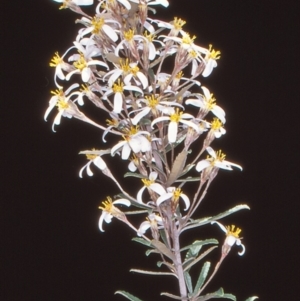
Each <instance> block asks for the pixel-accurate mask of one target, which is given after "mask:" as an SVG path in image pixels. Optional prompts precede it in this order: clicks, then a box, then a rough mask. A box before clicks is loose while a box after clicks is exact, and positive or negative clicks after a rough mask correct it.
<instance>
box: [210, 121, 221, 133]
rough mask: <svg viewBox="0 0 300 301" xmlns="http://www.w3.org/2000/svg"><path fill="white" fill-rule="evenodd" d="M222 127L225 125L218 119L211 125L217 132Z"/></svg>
mask: <svg viewBox="0 0 300 301" xmlns="http://www.w3.org/2000/svg"><path fill="white" fill-rule="evenodd" d="M222 125H223V123H222V122H221V121H220V120H219V119H218V118H214V119H213V122H212V123H211V129H212V130H214V131H217V130H219V129H220V128H221V127H222Z"/></svg>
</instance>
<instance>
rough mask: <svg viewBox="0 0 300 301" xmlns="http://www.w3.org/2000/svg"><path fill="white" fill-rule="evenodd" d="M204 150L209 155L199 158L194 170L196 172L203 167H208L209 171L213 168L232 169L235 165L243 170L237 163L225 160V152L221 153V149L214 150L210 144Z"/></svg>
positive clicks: (203, 168)
mask: <svg viewBox="0 0 300 301" xmlns="http://www.w3.org/2000/svg"><path fill="white" fill-rule="evenodd" d="M206 151H207V152H208V153H209V154H210V157H208V158H206V159H204V160H201V161H200V162H198V163H197V165H196V170H197V171H198V172H200V171H203V170H205V169H209V171H211V170H212V169H213V168H221V169H227V170H232V166H233V167H237V168H239V169H240V170H243V169H242V167H241V166H240V165H238V164H235V163H232V162H229V161H226V160H225V157H226V156H225V154H223V153H222V151H221V150H219V151H217V152H215V151H214V150H213V149H212V148H211V147H210V146H209V147H207V148H206Z"/></svg>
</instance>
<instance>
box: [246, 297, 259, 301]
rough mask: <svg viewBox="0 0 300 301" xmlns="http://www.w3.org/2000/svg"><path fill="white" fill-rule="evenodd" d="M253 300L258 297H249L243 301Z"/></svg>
mask: <svg viewBox="0 0 300 301" xmlns="http://www.w3.org/2000/svg"><path fill="white" fill-rule="evenodd" d="M255 299H258V297H257V296H254V297H249V298H247V299H246V300H245V301H253V300H255Z"/></svg>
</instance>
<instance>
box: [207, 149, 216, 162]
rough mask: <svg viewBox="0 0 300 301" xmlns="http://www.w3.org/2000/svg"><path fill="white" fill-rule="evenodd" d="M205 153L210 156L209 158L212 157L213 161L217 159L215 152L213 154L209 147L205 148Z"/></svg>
mask: <svg viewBox="0 0 300 301" xmlns="http://www.w3.org/2000/svg"><path fill="white" fill-rule="evenodd" d="M206 151H207V152H208V153H209V155H210V156H211V157H213V158H214V159H216V158H217V154H216V152H215V151H214V150H213V149H212V148H211V147H210V146H208V147H207V148H206Z"/></svg>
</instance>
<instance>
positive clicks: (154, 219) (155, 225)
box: [137, 213, 163, 236]
mask: <svg viewBox="0 0 300 301" xmlns="http://www.w3.org/2000/svg"><path fill="white" fill-rule="evenodd" d="M162 227H163V220H162V218H161V217H160V216H159V215H157V214H155V213H150V214H149V216H148V217H147V220H146V221H144V222H142V223H141V225H140V227H139V229H138V231H137V235H138V236H142V235H144V234H145V232H146V231H147V230H148V229H149V228H151V231H152V236H158V229H159V228H162ZM153 234H154V235H153Z"/></svg>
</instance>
